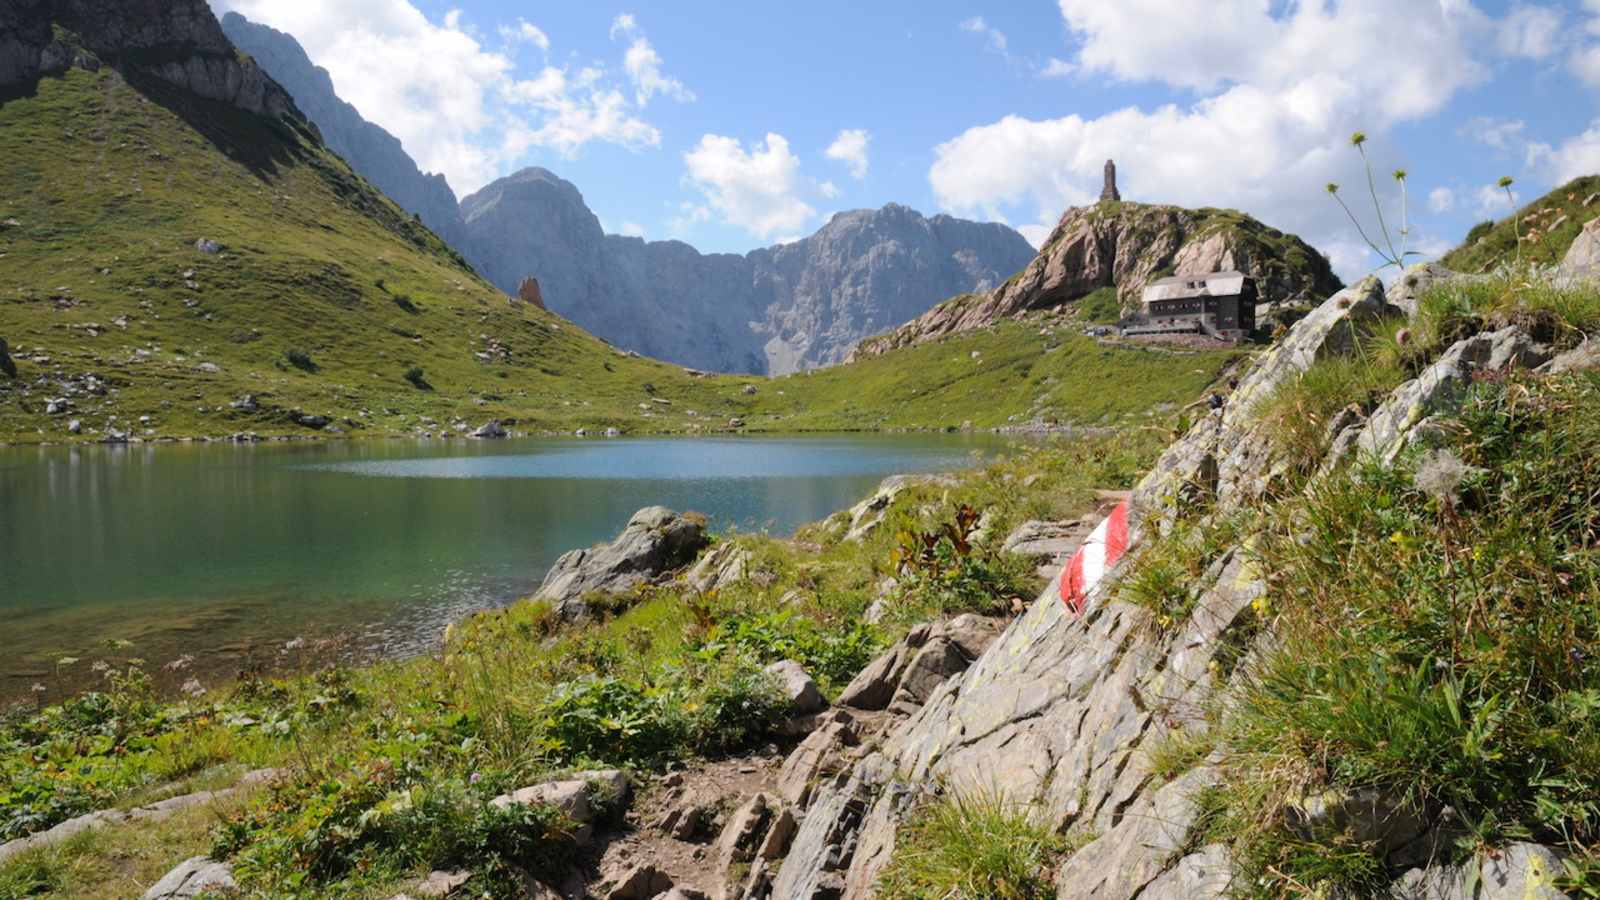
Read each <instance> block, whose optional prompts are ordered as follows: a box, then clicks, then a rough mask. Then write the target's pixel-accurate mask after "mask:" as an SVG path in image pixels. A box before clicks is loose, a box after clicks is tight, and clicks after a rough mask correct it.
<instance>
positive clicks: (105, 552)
mask: <svg viewBox="0 0 1600 900" xmlns="http://www.w3.org/2000/svg"><path fill="white" fill-rule="evenodd" d="M1005 444H1006V441H1005V440H1004V439H1001V438H998V437H994V436H987V435H973V436H961V435H846V436H828V437H783V438H723V439H715V438H712V439H670V438H669V439H621V440H576V439H573V440H533V439H528V440H512V441H496V442H468V441H428V442H418V441H354V442H339V443H315V444H312V443H303V444H260V445H254V446H234V445H198V446H173V445H165V446H152V447H145V446H131V447H82V448H59V447H57V448H39V449H8V450H0V622H3V623H4V624H3V625H0V695H4V696H10V697H16V696H20V695H22V694H24V693H26V692H27V690H28V689H29V688H30V687H31V685H32V684H34V683H37V682H46V683H49V684H50V685H51V687H52V689H54V687H55V682H62V683H63V687H64V686H65V682H68V681H72V680H74V673H73V672H71V671H67V672H63V671H61V669H60V667H58V666H56V665H55V663H56V661H57V660H59V659H60V658H61V657H63V656H70V657H80V658H82V659H84V660H88V659H93V658H95V657H96V654H97V653H99V652H102V651H100V650H99V649H98V648H100V647H102V646H103V644H104V642H105V641H107V640H116V639H122V640H130V641H133V642H134V650H132V651H127V652H137V653H138V654H140V655H141V656H143V657H144V658H146V659H148V660H149V661H151V663H153V664H159V663H161V662H162V661H164V660H168V659H172V658H175V657H177V656H178V655H180V654H192V655H194V656H195V657H196V659H197V667H198V668H201V669H211V670H224V669H229V668H233V669H237V668H238V667H239V666H240V665H243V664H244V661H246V660H257V661H261V660H265V661H267V662H269V663H270V662H272V661H273V659H274V658H275V656H274V654H276V655H277V656H281V655H282V654H281V652H279V651H281V648H282V646H283V644H284V643H285V642H287V641H289V640H292V639H293V638H296V637H307V638H317V637H321V636H327V635H331V634H335V633H337V634H342V635H346V636H347V641H346V643H345V644H344V645H342V647H343V649H341V650H340V651H339V652H348V653H356V654H365V655H374V654H392V653H405V652H417V651H422V650H426V649H427V648H428V647H430V646H432V645H433V643H434V642H435V641H436V640H437V638H438V635H439V633H440V631H441V630H442V628H443V626H444V625H445V624H446V623H448V622H450V621H452V620H454V619H456V618H459V617H460V616H462V615H465V614H467V613H469V612H472V611H474V610H478V609H483V608H488V607H494V606H498V605H503V604H505V603H507V602H510V601H512V600H514V599H516V598H518V597H521V596H526V595H527V594H529V593H531V592H532V591H533V590H534V589H535V588H536V587H537V586H538V584H539V581H540V580H541V579H542V578H543V576H544V573H545V570H546V569H547V568H548V567H549V566H550V564H551V563H552V562H554V561H555V559H556V557H557V556H559V555H560V554H562V553H564V552H566V551H567V550H571V549H574V548H577V547H583V546H588V545H591V544H594V543H596V542H598V541H602V540H606V539H609V538H610V537H612V536H613V535H615V534H616V532H617V531H618V530H619V529H620V528H621V527H622V525H623V524H625V523H626V522H627V520H628V518H629V516H631V515H632V514H633V512H634V511H635V510H637V509H639V508H640V507H643V506H649V505H653V504H660V505H663V506H668V507H672V508H674V509H679V510H684V509H693V510H697V511H700V512H703V513H705V514H706V515H708V516H709V517H710V518H711V520H712V523H713V524H712V527H713V528H715V529H722V530H726V529H728V528H737V529H740V530H746V531H759V530H768V531H770V532H772V533H774V534H788V533H790V532H792V531H793V530H794V528H796V527H797V526H799V525H801V524H803V523H806V522H810V521H815V520H817V519H821V518H825V517H826V516H828V515H829V514H831V513H833V512H835V511H837V510H839V509H842V508H845V507H847V506H850V505H851V504H853V503H855V502H856V501H857V500H859V499H861V498H862V497H863V496H864V495H865V494H867V493H868V492H869V491H870V490H871V489H872V488H873V486H874V485H876V484H877V482H878V481H879V480H881V479H882V478H883V477H884V476H886V475H891V474H895V473H901V472H927V471H944V470H951V469H956V468H960V467H963V466H968V465H971V464H973V462H974V460H975V459H976V458H979V457H981V456H982V455H984V454H990V455H992V454H994V453H995V452H997V451H999V450H1001V449H1002V448H1003V447H1004V446H1005ZM69 668H74V667H69ZM52 692H53V690H52Z"/></svg>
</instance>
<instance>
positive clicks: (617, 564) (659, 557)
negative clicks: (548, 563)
mask: <svg viewBox="0 0 1600 900" xmlns="http://www.w3.org/2000/svg"><path fill="white" fill-rule="evenodd" d="M706 540H707V538H706V533H705V520H704V519H703V518H701V517H699V516H694V515H692V514H691V515H680V514H679V513H675V512H673V511H672V510H670V509H667V508H665V507H662V506H651V507H646V508H645V509H641V510H639V511H638V512H636V513H634V514H633V518H631V519H629V520H628V525H627V527H626V528H624V529H623V530H622V533H621V534H620V535H618V536H617V539H616V540H614V541H612V542H611V543H609V544H602V545H600V546H598V547H591V548H589V549H587V550H573V551H572V552H570V553H567V554H564V555H563V556H562V557H561V558H560V559H558V560H556V564H555V565H554V566H552V567H551V568H550V571H549V573H548V574H546V575H545V578H544V583H543V584H541V585H540V586H539V591H538V593H536V594H535V595H534V599H535V600H546V601H549V602H550V603H552V604H554V606H555V608H556V612H557V613H558V614H559V615H560V616H561V617H562V618H563V619H567V620H569V621H570V620H574V619H580V618H583V617H585V616H587V615H588V612H589V610H588V604H586V603H585V602H584V600H583V598H584V596H585V595H587V594H591V593H604V594H620V593H624V592H626V591H629V590H632V589H634V588H636V587H638V586H639V585H642V584H645V583H646V582H650V581H653V580H655V579H657V578H659V577H661V576H662V575H663V574H665V573H667V572H670V571H673V570H675V569H678V568H681V567H682V566H684V565H687V564H688V563H689V562H690V561H691V560H693V559H694V557H695V554H696V553H698V552H700V548H702V547H704V546H705V544H706Z"/></svg>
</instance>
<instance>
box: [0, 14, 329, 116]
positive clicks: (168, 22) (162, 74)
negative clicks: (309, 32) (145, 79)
mask: <svg viewBox="0 0 1600 900" xmlns="http://www.w3.org/2000/svg"><path fill="white" fill-rule="evenodd" d="M57 29H60V33H59V34H58V32H57ZM102 64H105V65H110V66H113V67H115V68H117V69H119V70H122V71H124V72H133V71H137V72H140V73H144V74H148V75H153V76H155V77H157V78H160V79H162V80H163V81H167V82H170V83H172V84H174V85H176V86H178V87H180V88H184V89H185V90H188V91H190V92H192V93H194V94H196V95H198V96H201V97H204V98H207V99H209V100H220V101H223V102H225V103H232V104H234V105H236V106H239V107H241V108H243V109H247V110H249V111H251V112H254V113H258V114H261V115H268V116H285V115H289V116H294V117H296V118H298V117H299V113H298V111H297V110H296V108H295V104H294V101H293V100H292V99H290V96H289V94H288V92H287V91H285V90H284V89H283V88H282V87H280V86H279V85H278V84H277V83H276V82H274V81H273V80H272V79H271V78H269V77H268V76H267V74H266V72H264V71H262V69H261V68H260V67H259V66H257V65H256V64H255V63H254V62H253V61H251V60H249V59H241V58H240V57H239V55H238V53H237V52H236V51H235V50H234V47H233V44H231V43H230V42H229V41H228V38H227V36H226V35H225V34H223V32H222V27H221V26H220V25H219V24H218V23H217V19H216V17H215V16H213V15H212V13H211V8H210V7H209V6H208V5H207V4H206V3H205V0H14V2H9V3H6V4H5V5H3V6H0V88H3V87H25V86H26V85H27V84H28V83H30V82H32V81H34V80H36V79H38V78H40V77H41V76H44V75H53V74H59V73H61V72H64V71H66V70H67V69H68V68H70V67H73V66H77V67H79V68H85V69H96V68H99V66H100V65H102Z"/></svg>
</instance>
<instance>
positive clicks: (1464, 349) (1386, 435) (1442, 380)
mask: <svg viewBox="0 0 1600 900" xmlns="http://www.w3.org/2000/svg"><path fill="white" fill-rule="evenodd" d="M1552 355H1553V354H1552V353H1551V352H1550V349H1549V348H1548V347H1545V346H1543V345H1542V344H1537V343H1535V342H1534V341H1533V339H1532V338H1530V337H1528V335H1527V334H1525V333H1524V332H1522V331H1521V330H1520V329H1518V328H1516V327H1510V328H1502V329H1501V330H1499V331H1493V332H1486V333H1483V334H1477V335H1473V336H1472V337H1470V338H1467V339H1466V340H1463V341H1459V342H1457V343H1456V344H1455V345H1454V346H1452V347H1451V348H1450V349H1449V350H1447V351H1445V353H1444V354H1443V355H1442V356H1440V357H1439V359H1438V361H1437V362H1435V363H1434V364H1433V365H1431V366H1429V367H1428V368H1427V369H1426V370H1424V371H1423V373H1422V374H1421V375H1418V376H1417V377H1416V378H1414V379H1412V380H1411V381H1408V382H1406V383H1405V384H1403V385H1401V386H1400V387H1399V388H1397V389H1396V390H1395V392H1394V393H1393V394H1392V395H1390V397H1389V398H1388V399H1387V400H1385V401H1384V402H1383V403H1381V404H1379V406H1378V408H1377V409H1375V410H1373V412H1372V415H1371V416H1370V417H1368V419H1367V426H1366V428H1365V429H1363V430H1362V432H1361V437H1360V438H1359V439H1358V440H1357V441H1356V445H1355V446H1356V450H1357V451H1358V452H1361V453H1366V454H1370V455H1372V456H1374V457H1376V458H1379V459H1382V460H1384V461H1390V460H1393V459H1394V458H1395V457H1396V456H1397V455H1398V454H1399V453H1400V451H1401V450H1404V449H1405V448H1406V447H1407V446H1409V445H1410V444H1411V443H1412V436H1413V435H1414V434H1415V433H1416V432H1417V430H1418V425H1419V424H1420V423H1422V422H1423V421H1424V420H1425V419H1426V418H1428V417H1429V416H1433V415H1437V414H1440V413H1447V412H1451V411H1454V410H1455V409H1456V407H1457V406H1458V405H1459V403H1460V401H1461V399H1462V398H1463V397H1464V396H1465V395H1466V391H1467V388H1468V387H1470V386H1471V383H1472V376H1473V375H1474V374H1475V373H1477V372H1481V371H1490V372H1494V371H1500V370H1503V369H1507V368H1512V367H1517V368H1534V367H1536V366H1539V365H1542V364H1544V363H1545V362H1546V361H1548V360H1549V359H1550V358H1551V356H1552Z"/></svg>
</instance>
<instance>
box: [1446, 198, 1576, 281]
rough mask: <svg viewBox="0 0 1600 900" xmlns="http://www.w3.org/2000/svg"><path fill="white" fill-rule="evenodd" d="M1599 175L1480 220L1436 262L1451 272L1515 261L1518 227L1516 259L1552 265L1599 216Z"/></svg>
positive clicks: (1479, 269)
mask: <svg viewBox="0 0 1600 900" xmlns="http://www.w3.org/2000/svg"><path fill="white" fill-rule="evenodd" d="M1597 193H1600V175H1585V176H1583V177H1582V178H1576V179H1573V180H1572V181H1569V182H1567V183H1566V184H1563V185H1561V186H1560V187H1558V188H1556V189H1555V190H1553V191H1551V192H1550V193H1548V194H1545V195H1544V196H1543V197H1540V198H1539V199H1537V200H1535V201H1533V202H1532V203H1529V204H1528V205H1527V206H1524V207H1523V208H1522V209H1520V210H1518V211H1517V212H1516V214H1515V215H1512V216H1508V217H1506V218H1504V219H1501V220H1500V221H1498V222H1483V223H1481V224H1479V225H1478V226H1476V227H1474V228H1473V229H1472V231H1470V232H1468V234H1467V238H1466V240H1464V241H1462V242H1461V246H1459V247H1457V248H1455V249H1454V250H1451V251H1450V252H1449V253H1446V254H1445V255H1444V256H1442V257H1440V259H1439V262H1440V263H1441V264H1442V265H1444V266H1445V267H1447V268H1450V269H1454V270H1455V271H1457V272H1474V273H1476V272H1487V271H1489V270H1490V269H1493V268H1494V267H1496V266H1499V265H1502V264H1504V263H1509V262H1516V261H1517V233H1518V232H1517V229H1518V227H1519V226H1520V227H1521V229H1522V231H1521V234H1522V261H1523V262H1527V263H1537V264H1538V265H1542V266H1548V265H1554V264H1556V263H1558V262H1560V261H1561V258H1562V257H1564V256H1566V254H1567V248H1569V247H1571V246H1572V242H1573V240H1574V239H1576V238H1577V236H1578V232H1580V231H1582V230H1583V226H1584V223H1585V222H1588V221H1589V220H1590V219H1592V218H1594V217H1595V216H1600V197H1596V194H1597Z"/></svg>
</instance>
